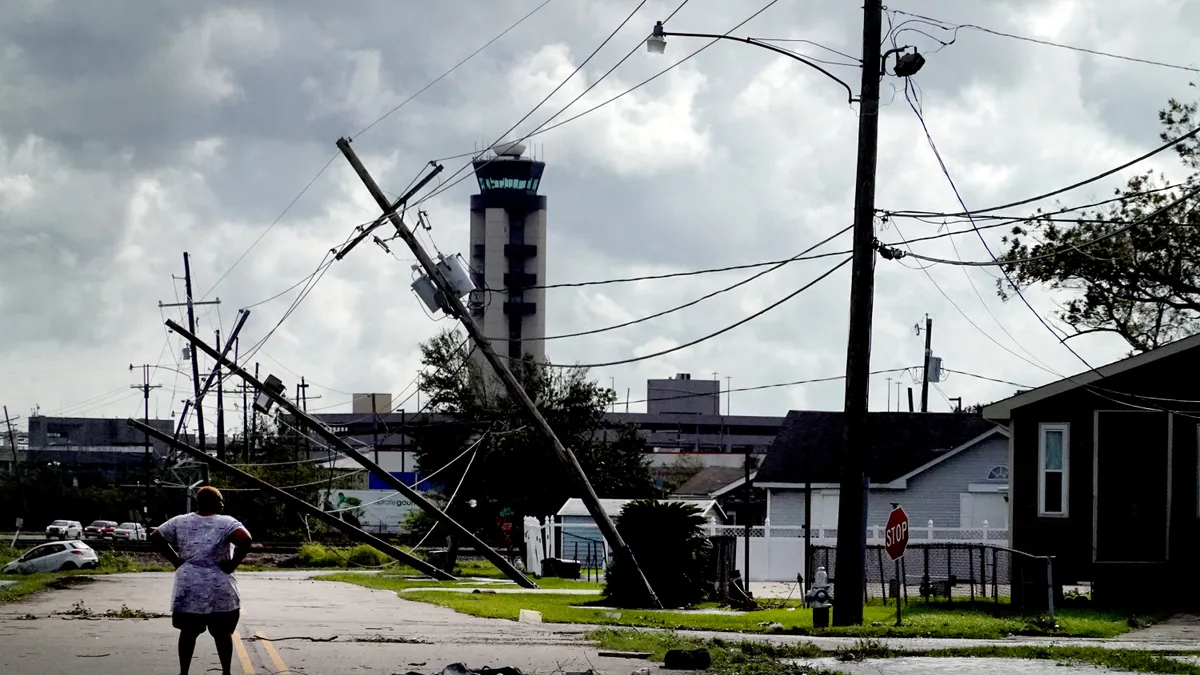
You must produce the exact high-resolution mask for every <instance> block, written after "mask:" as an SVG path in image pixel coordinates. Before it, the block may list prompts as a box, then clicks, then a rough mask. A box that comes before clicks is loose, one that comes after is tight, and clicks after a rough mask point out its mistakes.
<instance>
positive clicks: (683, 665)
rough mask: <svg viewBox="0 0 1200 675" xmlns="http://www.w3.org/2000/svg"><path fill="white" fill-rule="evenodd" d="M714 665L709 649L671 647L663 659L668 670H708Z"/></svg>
mask: <svg viewBox="0 0 1200 675" xmlns="http://www.w3.org/2000/svg"><path fill="white" fill-rule="evenodd" d="M711 665H712V654H709V653H708V650H707V649H704V648H700V649H671V650H669V651H667V654H666V657H665V658H664V659H663V668H666V669H667V670H708V667H709V666H711Z"/></svg>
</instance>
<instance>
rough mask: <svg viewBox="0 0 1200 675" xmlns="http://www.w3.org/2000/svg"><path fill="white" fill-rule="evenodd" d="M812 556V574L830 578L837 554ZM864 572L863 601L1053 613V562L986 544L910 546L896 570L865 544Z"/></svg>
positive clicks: (824, 549)
mask: <svg viewBox="0 0 1200 675" xmlns="http://www.w3.org/2000/svg"><path fill="white" fill-rule="evenodd" d="M812 551H813V561H812V567H811V570H812V571H815V570H816V569H817V568H818V567H824V568H825V571H826V573H827V574H828V575H829V578H830V579H831V580H832V579H834V578H835V577H836V574H837V549H836V548H835V547H833V546H813V549H812ZM897 567H898V568H899V569H898V570H897ZM864 572H865V577H866V581H865V583H864V588H863V597H864V598H865V599H866V600H868V601H870V600H872V599H874V600H882V601H883V603H884V604H889V603H893V602H896V601H897V600H900V601H902V602H904V603H905V604H908V603H910V602H926V603H932V602H949V601H959V600H968V601H970V602H972V603H974V602H980V603H985V602H986V603H996V604H1001V603H1007V604H1011V605H1013V606H1014V607H1017V608H1020V609H1024V610H1036V611H1046V610H1049V611H1050V612H1053V605H1054V595H1055V594H1056V589H1055V586H1054V559H1053V558H1051V557H1045V556H1034V555H1030V554H1028V553H1023V552H1021V551H1016V550H1013V549H1010V548H1005V547H1001V546H993V545H991V544H973V543H911V544H909V545H908V549H907V550H906V552H905V554H904V557H903V558H901V559H900V564H899V565H898V566H897V565H896V563H895V562H893V561H892V560H891V559H890V558H889V557H888V555H887V554H886V553H885V552H884V549H883V546H879V545H868V546H867V550H866V569H865V570H864ZM897 572H898V573H897Z"/></svg>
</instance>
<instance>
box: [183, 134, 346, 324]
mask: <svg viewBox="0 0 1200 675" xmlns="http://www.w3.org/2000/svg"><path fill="white" fill-rule="evenodd" d="M338 154H339V153H336V152H335V153H333V156H331V157H330V158H329V161H327V162H325V166H322V167H321V170H320V171H318V172H317V175H315V176H313V177H312V180H310V181H308V183H307V184H306V185H305V186H304V187H303V188H302V189H301V190H300V193H299V194H297V195H296V196H295V197H293V198H292V201H290V202H288V205H287V206H285V207H283V211H281V212H280V213H279V215H278V216H275V220H272V221H271V224H270V225H267V228H266V229H265V230H263V231H262V233H261V234H259V235H258V238H257V239H255V240H254V241H253V242H252V243H251V244H250V247H249V248H247V249H246V250H245V251H242V254H241V255H240V256H238V259H237V260H235V261H233V264H232V265H230V266H229V269H227V270H225V273H224V274H222V275H221V276H220V277H219V278H218V279H217V280H216V282H215V283H213V285H212V286H210V287H209V289H208V290H207V291H205V292H204V295H201V296H200V301H203V300H204V299H205V298H207V297H208V294H209V293H212V292H213V291H214V290H216V288H217V286H219V285H221V282H222V281H224V280H225V277H227V276H229V273H230V272H232V271H233V270H234V268H235V267H237V266H238V265H240V264H241V262H242V261H243V260H245V259H246V256H248V255H250V252H251V251H253V250H254V247H255V246H258V243H259V242H260V241H262V240H263V237H265V236H267V234H268V233H269V232H270V231H271V230H272V229H274V228H275V226H276V225H278V224H279V221H281V220H283V217H284V216H286V215H287V213H288V211H291V210H292V207H293V206H295V205H296V202H298V201H300V198H301V197H303V196H304V194H305V193H306V192H308V189H309V188H311V187H312V186H313V184H314V183H316V182H317V179H319V178H320V177H321V176H322V175H324V174H325V172H326V171H327V170H328V169H329V167H330V165H332V164H333V160H335V159H337V157H338Z"/></svg>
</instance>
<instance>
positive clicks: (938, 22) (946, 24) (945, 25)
mask: <svg viewBox="0 0 1200 675" xmlns="http://www.w3.org/2000/svg"><path fill="white" fill-rule="evenodd" d="M891 11H892V12H894V13H896V14H903V15H904V16H911V17H914V18H917V19H921V20H924V21H926V22H929V23H931V24H932V25H934V26H936V27H938V28H941V29H942V30H954V31H958V30H960V29H963V28H966V29H968V30H975V31H979V32H981V33H988V34H990V35H996V36H998V37H1006V38H1011V39H1013V40H1020V41H1022V42H1032V43H1034V44H1039V45H1045V46H1047V47H1057V48H1059V49H1068V50H1070V51H1073V52H1081V53H1084V54H1091V55H1093V56H1104V57H1107V58H1110V59H1119V60H1121V61H1130V62H1132V63H1142V64H1145V65H1149V66H1159V67H1162V68H1172V69H1174V70H1185V71H1188V72H1193V73H1200V68H1193V67H1191V66H1181V65H1177V64H1174V63H1165V62H1163V61H1152V60H1150V59H1141V58H1137V57H1134V56H1125V55H1123V54H1113V53H1111V52H1102V51H1100V50H1097V49H1089V48H1087V47H1076V46H1074V45H1068V44H1062V43H1060V42H1051V41H1050V40H1042V39H1040V38H1032V37H1027V36H1024V35H1017V34H1015V33H1006V32H1004V31H999V30H996V29H994V28H985V27H983V26H979V25H977V24H973V23H953V22H950V21H945V20H943V19H936V18H933V17H930V16H923V15H921V14H916V13H913V12H905V11H902V10H899V9H893V10H891ZM934 39H936V38H934ZM939 42H940V40H939ZM943 44H946V43H943Z"/></svg>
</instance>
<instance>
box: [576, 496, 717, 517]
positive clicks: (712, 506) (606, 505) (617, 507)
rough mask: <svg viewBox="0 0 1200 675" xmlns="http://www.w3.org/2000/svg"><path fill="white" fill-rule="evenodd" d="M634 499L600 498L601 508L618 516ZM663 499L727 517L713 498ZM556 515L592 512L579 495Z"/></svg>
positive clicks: (577, 514)
mask: <svg viewBox="0 0 1200 675" xmlns="http://www.w3.org/2000/svg"><path fill="white" fill-rule="evenodd" d="M632 501H636V500H634V499H601V500H600V508H602V509H604V512H605V513H607V514H608V515H609V517H610V518H616V517H617V516H618V515H620V514H621V509H623V508H625V505H626V504H628V503H629V502H632ZM661 501H664V502H684V503H686V504H691V505H693V506H695V507H696V508H698V509H700V513H701V514H702V515H703V516H704V517H705V518H709V517H711V516H714V515H715V516H716V517H717V518H720V519H722V520H724V518H725V512H724V511H722V510H721V506H720V505H719V504H717V502H716V501H714V500H712V499H676V498H674V497H672V498H670V499H663V500H661ZM554 515H556V516H559V517H562V516H588V517H590V516H591V515H592V514H590V513H588V510H587V507H586V506H584V505H583V500H582V499H579V498H578V497H572V498H570V499H568V500H567V502H566V503H565V504H563V505H562V508H561V509H559V510H558V513H556V514H554Z"/></svg>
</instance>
